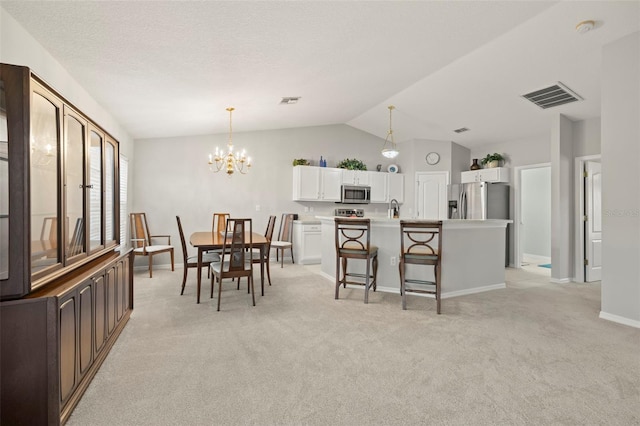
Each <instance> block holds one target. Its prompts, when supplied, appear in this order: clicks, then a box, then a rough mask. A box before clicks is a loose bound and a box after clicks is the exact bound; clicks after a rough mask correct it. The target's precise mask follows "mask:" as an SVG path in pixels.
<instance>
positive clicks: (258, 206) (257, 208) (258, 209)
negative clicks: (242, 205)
mask: <svg viewBox="0 0 640 426" xmlns="http://www.w3.org/2000/svg"><path fill="white" fill-rule="evenodd" d="M256 211H257V212H259V211H260V204H256Z"/></svg>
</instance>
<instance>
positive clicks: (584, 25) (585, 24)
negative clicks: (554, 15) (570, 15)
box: [576, 20, 596, 34]
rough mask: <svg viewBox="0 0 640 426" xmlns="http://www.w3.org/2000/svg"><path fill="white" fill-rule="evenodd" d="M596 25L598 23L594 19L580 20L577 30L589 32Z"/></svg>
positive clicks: (582, 32)
mask: <svg viewBox="0 0 640 426" xmlns="http://www.w3.org/2000/svg"><path fill="white" fill-rule="evenodd" d="M595 25H596V23H595V22H594V21H591V20H588V21H582V22H578V25H576V31H577V32H578V33H579V34H584V33H588V32H589V31H591V30H592V29H593V27H594V26H595Z"/></svg>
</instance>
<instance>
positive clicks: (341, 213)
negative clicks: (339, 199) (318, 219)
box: [334, 209, 364, 217]
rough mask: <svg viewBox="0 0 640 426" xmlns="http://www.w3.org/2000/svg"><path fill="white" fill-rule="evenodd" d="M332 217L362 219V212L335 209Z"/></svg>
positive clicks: (361, 210) (358, 210)
mask: <svg viewBox="0 0 640 426" xmlns="http://www.w3.org/2000/svg"><path fill="white" fill-rule="evenodd" d="M334 216H339V217H364V210H363V209H336V211H335V214H334Z"/></svg>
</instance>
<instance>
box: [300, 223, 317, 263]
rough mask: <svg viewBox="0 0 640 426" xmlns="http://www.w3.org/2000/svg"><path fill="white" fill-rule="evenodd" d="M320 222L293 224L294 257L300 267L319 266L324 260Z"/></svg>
mask: <svg viewBox="0 0 640 426" xmlns="http://www.w3.org/2000/svg"><path fill="white" fill-rule="evenodd" d="M321 242H322V233H321V228H320V221H317V222H315V221H313V222H305V221H297V220H296V221H294V222H293V256H294V258H295V261H296V263H298V264H300V265H317V264H319V263H320V261H321V260H322V244H321Z"/></svg>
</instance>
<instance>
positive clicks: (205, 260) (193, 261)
mask: <svg viewBox="0 0 640 426" xmlns="http://www.w3.org/2000/svg"><path fill="white" fill-rule="evenodd" d="M176 221H177V222H178V234H180V243H181V244H182V261H183V262H184V273H183V275H182V288H181V290H180V296H182V295H183V294H184V286H185V284H186V283H187V271H188V270H189V268H197V267H198V256H197V255H196V256H189V252H188V251H187V242H186V240H185V238H184V232H183V231H182V222H181V221H180V216H176ZM219 261H220V256H218V255H217V254H214V253H203V254H202V265H203V266H205V267H206V268H207V278H208V277H209V276H210V275H211V270H210V269H209V264H211V262H219Z"/></svg>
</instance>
